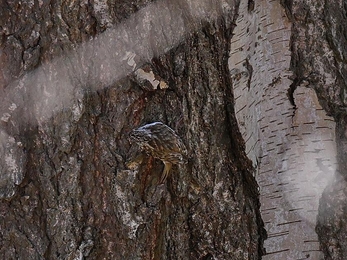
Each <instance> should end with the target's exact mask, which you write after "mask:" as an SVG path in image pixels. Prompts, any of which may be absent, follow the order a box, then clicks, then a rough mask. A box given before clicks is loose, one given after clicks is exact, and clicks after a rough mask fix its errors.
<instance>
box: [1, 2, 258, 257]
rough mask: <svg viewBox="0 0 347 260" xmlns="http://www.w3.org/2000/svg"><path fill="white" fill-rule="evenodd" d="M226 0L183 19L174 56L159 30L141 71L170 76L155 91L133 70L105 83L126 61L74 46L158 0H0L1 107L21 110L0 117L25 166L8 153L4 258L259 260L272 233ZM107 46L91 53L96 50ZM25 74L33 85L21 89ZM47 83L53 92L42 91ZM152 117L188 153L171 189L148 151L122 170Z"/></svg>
mask: <svg viewBox="0 0 347 260" xmlns="http://www.w3.org/2000/svg"><path fill="white" fill-rule="evenodd" d="M163 3H164V4H165V2H163ZM206 3H208V1H207V2H206ZM155 4H156V3H155ZM228 4H229V5H230V9H228V12H227V13H223V12H222V13H220V15H218V17H216V18H213V19H211V20H206V21H202V22H201V21H200V20H198V21H197V22H196V21H195V22H194V20H193V22H192V24H191V25H190V24H187V28H189V30H188V29H187V33H186V34H185V37H184V38H181V39H180V40H179V41H178V42H177V43H175V46H171V47H170V49H169V50H165V52H163V51H161V49H160V48H161V47H160V46H158V49H156V44H157V42H156V40H157V38H156V37H153V39H151V44H152V48H153V49H152V51H151V53H152V54H154V56H153V55H152V56H151V55H149V56H150V58H151V59H150V60H146V59H144V60H145V61H146V62H141V61H140V62H139V64H140V65H141V66H138V67H137V68H136V69H139V68H144V70H145V71H146V72H149V71H151V72H153V74H154V75H155V77H156V79H157V80H158V81H159V82H163V85H160V86H163V89H160V88H158V89H156V88H152V86H151V82H150V81H146V80H143V79H141V77H140V78H139V76H138V75H137V74H136V73H131V74H130V75H127V73H123V74H121V73H120V72H119V73H120V75H122V77H115V79H116V81H113V82H112V81H110V80H106V81H103V80H102V78H103V77H104V78H107V77H108V75H109V73H111V74H112V69H114V70H115V72H114V73H118V71H117V70H119V71H121V70H122V68H121V67H119V68H118V67H116V68H112V69H111V68H108V67H106V68H104V69H100V70H99V71H98V72H96V69H98V67H97V66H96V65H95V67H93V65H91V64H94V63H97V61H96V58H97V57H96V56H95V60H93V57H92V58H91V59H90V60H83V59H84V58H85V56H84V54H85V53H84V52H83V51H81V50H78V48H79V47H78V44H80V43H81V42H86V41H87V40H88V39H91V38H92V37H95V36H96V35H102V32H104V30H105V29H106V28H111V27H112V26H116V27H115V28H117V26H118V25H120V24H121V23H122V22H123V21H127V20H126V19H127V18H129V17H130V19H131V17H132V15H135V14H137V13H139V12H141V10H143V8H145V7H146V8H147V7H151V5H150V4H149V1H135V2H134V1H131V2H130V1H118V2H112V3H111V1H109V2H107V3H106V2H105V3H104V4H103V3H102V1H100V2H99V1H90V2H89V3H88V4H85V3H84V2H83V1H77V2H75V1H71V2H70V1H52V2H46V1H43V2H40V1H34V3H33V4H32V5H30V4H29V3H28V4H25V3H16V1H14V2H12V1H4V2H2V6H1V7H0V10H2V11H1V12H2V15H1V19H2V24H3V27H2V36H1V37H2V53H1V61H2V64H3V68H2V71H1V72H2V78H1V88H2V91H3V93H4V97H6V99H5V100H3V102H2V104H1V112H2V114H3V113H6V112H8V108H9V107H10V106H11V105H12V104H15V106H16V107H15V108H14V109H12V110H11V109H10V112H9V113H8V114H9V117H7V118H4V120H2V122H1V124H2V125H1V127H2V135H3V137H2V138H3V140H6V142H3V144H2V145H3V147H4V148H3V153H7V154H10V155H11V156H12V157H11V158H14V159H13V160H14V161H15V162H16V164H15V165H17V166H18V167H19V166H20V167H19V169H20V171H21V174H20V176H19V177H18V178H17V179H18V180H17V181H13V177H12V176H13V173H12V172H9V170H8V169H9V166H8V164H6V162H8V161H5V162H3V164H4V167H3V168H2V169H1V170H2V171H3V172H2V173H1V174H3V176H5V177H4V178H3V181H2V182H1V187H0V188H1V196H2V200H1V202H0V205H1V214H0V216H1V221H0V230H1V239H0V254H1V255H2V256H4V258H5V259H82V258H85V259H214V258H218V259H260V257H261V255H262V241H263V239H264V238H265V233H264V231H263V224H262V220H261V217H260V213H259V202H258V191H257V184H256V182H255V180H254V178H253V176H252V173H253V168H252V165H251V163H250V161H249V159H248V158H247V157H246V155H245V152H244V141H243V139H242V137H241V135H240V133H239V130H238V125H237V122H236V119H235V113H234V108H233V102H234V101H233V90H232V87H231V82H230V75H229V69H228V56H229V52H230V39H231V37H232V30H233V27H234V21H235V19H236V14H237V12H236V11H235V10H237V8H238V2H237V1H236V2H234V1H229V2H228ZM167 5H168V6H169V7H168V8H173V9H172V10H175V12H176V11H177V10H181V13H179V14H181V15H182V14H183V16H185V17H184V19H186V20H185V21H186V22H187V21H189V20H190V19H191V18H192V17H190V15H191V14H190V13H189V12H188V13H187V14H185V10H184V9H182V8H184V7H185V6H186V5H185V3H184V1H180V2H177V5H176V3H173V4H172V3H171V4H167ZM207 6H208V4H207ZM224 7H225V6H224ZM224 7H223V8H224ZM169 10H171V9H169ZM233 10H234V11H233ZM211 11H212V10H211ZM175 12H174V15H176V14H177V13H175ZM174 15H173V16H172V17H171V18H170V17H169V18H168V19H172V20H171V21H174V19H176V17H175V16H174ZM150 19H155V18H154V17H150ZM184 19H183V20H184ZM140 22H143V21H141V20H140ZM163 23H164V21H163ZM128 29H129V30H131V29H132V28H128ZM165 29H166V28H163V31H160V32H154V31H153V33H155V35H157V34H158V35H159V34H165V32H164V30H165ZM172 30H174V28H172ZM124 32H127V30H124ZM110 35H111V36H112V34H110ZM113 36H114V35H113ZM101 37H102V36H101ZM116 37H119V35H116ZM122 37H123V35H122ZM124 37H125V36H124ZM106 39H107V37H106ZM110 39H111V40H115V39H118V38H110ZM119 39H121V38H119ZM130 40H131V39H130ZM124 42H125V44H124V45H123V46H126V45H127V44H130V45H131V44H133V43H132V42H126V40H124ZM99 43H100V42H97V41H95V42H91V44H90V45H85V46H86V47H85V48H86V49H85V50H88V51H90V52H94V51H95V53H99V52H98V51H99V50H100V49H98V48H99V47H100V46H97V45H98V44H99ZM139 44H141V43H139V42H137V43H136V44H134V46H135V47H136V48H137V47H138V45H139ZM90 46H91V47H90ZM131 50H132V49H129V52H130V51H131ZM138 50H140V49H138ZM113 51H114V52H116V51H117V50H113ZM87 53H88V52H87ZM108 54H109V55H113V54H112V53H108ZM65 55H66V56H65ZM125 55H128V54H127V53H122V54H120V56H119V57H121V56H122V57H123V56H125ZM58 56H61V57H62V58H61V59H58V60H57V59H56V58H57V57H58ZM75 58H76V60H78V62H76V63H75V61H74V59H75ZM141 63H142V64H141ZM144 63H145V64H144ZM76 64H77V65H78V66H80V67H78V69H76ZM127 64H128V65H129V66H132V59H131V57H130V56H127V63H126V61H125V62H124V65H123V66H127ZM106 65H107V64H106ZM35 68H37V69H36V70H34V69H35ZM75 72H77V73H75ZM49 75H51V76H49ZM55 75H59V76H55ZM41 76H42V78H44V79H49V78H50V79H52V78H53V80H56V81H54V82H50V81H42V80H41V81H40V79H42V78H39V77H41ZM66 78H68V79H70V81H65V79H66ZM111 78H112V77H111ZM16 80H19V81H16ZM21 82H22V83H23V84H24V88H16V87H17V86H20V84H21ZM68 83H71V86H70V85H69V84H68ZM50 85H53V86H54V87H53V89H50V88H49V86H50ZM70 87H71V88H70ZM151 88H152V89H151ZM47 89H48V90H47ZM45 91H48V92H49V94H51V95H54V97H55V98H56V99H49V98H47V99H46V100H40V99H36V98H37V97H39V96H40V95H43V94H42V93H45ZM52 93H53V94H52ZM47 95H48V94H47ZM48 96H49V95H48ZM65 98H66V99H65ZM47 100H48V102H47ZM67 100H68V101H67ZM71 100H72V101H71ZM40 101H43V102H45V101H46V103H50V102H52V104H49V105H50V106H48V105H47V104H44V105H40V104H39V102H40ZM28 108H29V109H28ZM58 108H59V109H58ZM40 109H43V110H44V111H41V110H40ZM49 109H51V110H49ZM26 110H27V111H28V112H25V111H26ZM37 111H39V112H37ZM38 115H39V116H38ZM23 117H24V118H23ZM43 119H44V120H43ZM153 121H162V122H164V123H166V124H167V125H169V126H170V127H172V128H173V129H174V130H175V131H176V133H177V134H178V135H179V136H180V137H181V138H182V140H183V142H184V143H185V145H186V147H187V149H188V153H189V160H188V163H187V164H186V165H184V166H174V167H173V169H172V171H171V174H170V176H169V177H168V179H167V182H166V183H165V184H163V185H158V181H159V178H160V175H161V171H162V168H163V165H162V163H161V162H160V161H159V160H157V159H154V158H152V157H150V156H148V155H145V154H144V155H142V157H138V158H141V160H138V161H136V163H135V166H134V167H133V168H132V169H129V168H128V167H127V165H129V164H131V163H133V160H134V157H136V155H138V154H139V151H138V148H136V147H134V146H131V145H130V143H129V139H128V135H129V133H130V131H131V130H132V129H134V128H137V127H138V126H140V125H143V124H145V123H149V122H153ZM11 138H12V139H11ZM7 140H13V141H7ZM8 143H10V144H11V145H12V146H13V147H12V149H10V148H9V145H8ZM6 165H7V166H6ZM6 167H7V168H6ZM8 176H10V177H8Z"/></svg>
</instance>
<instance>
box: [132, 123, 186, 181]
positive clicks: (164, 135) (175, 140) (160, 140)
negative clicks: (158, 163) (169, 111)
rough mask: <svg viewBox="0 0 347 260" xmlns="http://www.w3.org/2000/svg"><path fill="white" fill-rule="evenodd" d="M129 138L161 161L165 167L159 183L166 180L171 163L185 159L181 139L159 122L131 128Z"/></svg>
mask: <svg viewBox="0 0 347 260" xmlns="http://www.w3.org/2000/svg"><path fill="white" fill-rule="evenodd" d="M130 138H131V139H132V140H134V141H135V142H136V143H137V144H138V145H139V146H140V147H141V149H143V150H144V151H146V152H147V153H148V154H150V155H152V156H153V157H154V158H158V159H160V160H162V161H163V163H164V165H165V167H164V171H163V174H162V177H161V181H160V182H161V183H163V182H164V181H165V180H166V177H167V175H168V173H169V171H170V169H171V167H172V164H180V163H183V162H184V161H185V156H186V148H185V146H184V144H183V142H182V140H181V139H180V138H179V136H178V135H177V134H176V133H175V131H174V130H172V129H171V128H170V127H168V126H167V125H165V124H163V123H161V122H154V123H151V124H147V125H144V126H141V127H140V128H138V129H135V130H133V131H132V132H131V134H130Z"/></svg>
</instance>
